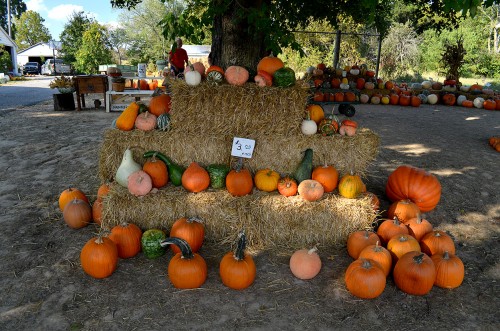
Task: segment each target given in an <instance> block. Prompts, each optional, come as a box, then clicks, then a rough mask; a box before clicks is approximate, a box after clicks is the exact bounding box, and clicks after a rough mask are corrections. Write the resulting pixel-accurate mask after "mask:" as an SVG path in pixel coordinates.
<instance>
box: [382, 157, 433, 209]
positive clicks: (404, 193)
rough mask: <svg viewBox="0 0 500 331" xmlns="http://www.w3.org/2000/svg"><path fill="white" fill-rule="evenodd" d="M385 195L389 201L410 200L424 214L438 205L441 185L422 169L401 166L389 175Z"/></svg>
mask: <svg viewBox="0 0 500 331" xmlns="http://www.w3.org/2000/svg"><path fill="white" fill-rule="evenodd" d="M385 193H386V195H387V197H388V198H389V200H391V201H398V200H403V199H410V200H411V201H413V202H414V203H415V204H416V205H417V206H418V208H419V209H420V211H421V212H423V213H425V212H428V211H431V210H432V209H434V208H435V207H436V205H437V204H438V202H439V200H440V198H441V184H440V183H439V180H438V179H437V178H436V177H435V176H434V175H432V174H430V173H428V172H427V171H425V170H423V169H420V168H417V167H413V166H409V165H402V166H399V167H398V168H397V169H396V170H394V171H393V172H392V173H391V174H390V175H389V177H388V179H387V184H386V187H385Z"/></svg>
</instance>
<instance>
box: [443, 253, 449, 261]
mask: <svg viewBox="0 0 500 331" xmlns="http://www.w3.org/2000/svg"><path fill="white" fill-rule="evenodd" d="M449 259H450V253H448V251H444V253H443V260H449Z"/></svg>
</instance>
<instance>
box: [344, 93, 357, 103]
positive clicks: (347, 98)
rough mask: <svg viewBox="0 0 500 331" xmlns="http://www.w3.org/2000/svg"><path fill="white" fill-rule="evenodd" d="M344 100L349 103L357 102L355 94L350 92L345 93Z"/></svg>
mask: <svg viewBox="0 0 500 331" xmlns="http://www.w3.org/2000/svg"><path fill="white" fill-rule="evenodd" d="M344 99H345V101H347V102H354V101H356V94H354V92H350V91H348V92H345V93H344Z"/></svg>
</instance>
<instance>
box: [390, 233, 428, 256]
mask: <svg viewBox="0 0 500 331" xmlns="http://www.w3.org/2000/svg"><path fill="white" fill-rule="evenodd" d="M387 250H388V251H389V252H390V253H391V256H392V261H393V263H397V262H398V260H399V259H400V258H401V256H403V255H405V254H406V253H408V252H413V251H415V252H420V251H421V250H420V245H419V244H418V241H417V239H415V238H413V237H412V236H410V235H409V234H397V235H395V236H394V237H392V238H391V240H389V242H388V243H387Z"/></svg>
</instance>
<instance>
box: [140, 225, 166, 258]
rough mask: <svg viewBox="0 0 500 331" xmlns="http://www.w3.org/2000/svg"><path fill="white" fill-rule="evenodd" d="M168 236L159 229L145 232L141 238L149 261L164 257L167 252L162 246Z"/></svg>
mask: <svg viewBox="0 0 500 331" xmlns="http://www.w3.org/2000/svg"><path fill="white" fill-rule="evenodd" d="M166 238H167V236H166V235H165V232H163V231H162V230H159V229H150V230H146V231H144V233H143V234H142V237H141V246H142V252H143V253H144V255H146V257H147V258H148V259H156V258H158V257H160V256H163V255H164V254H165V252H166V249H165V247H162V246H161V244H160V243H161V242H162V241H163V240H165V239H166Z"/></svg>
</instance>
